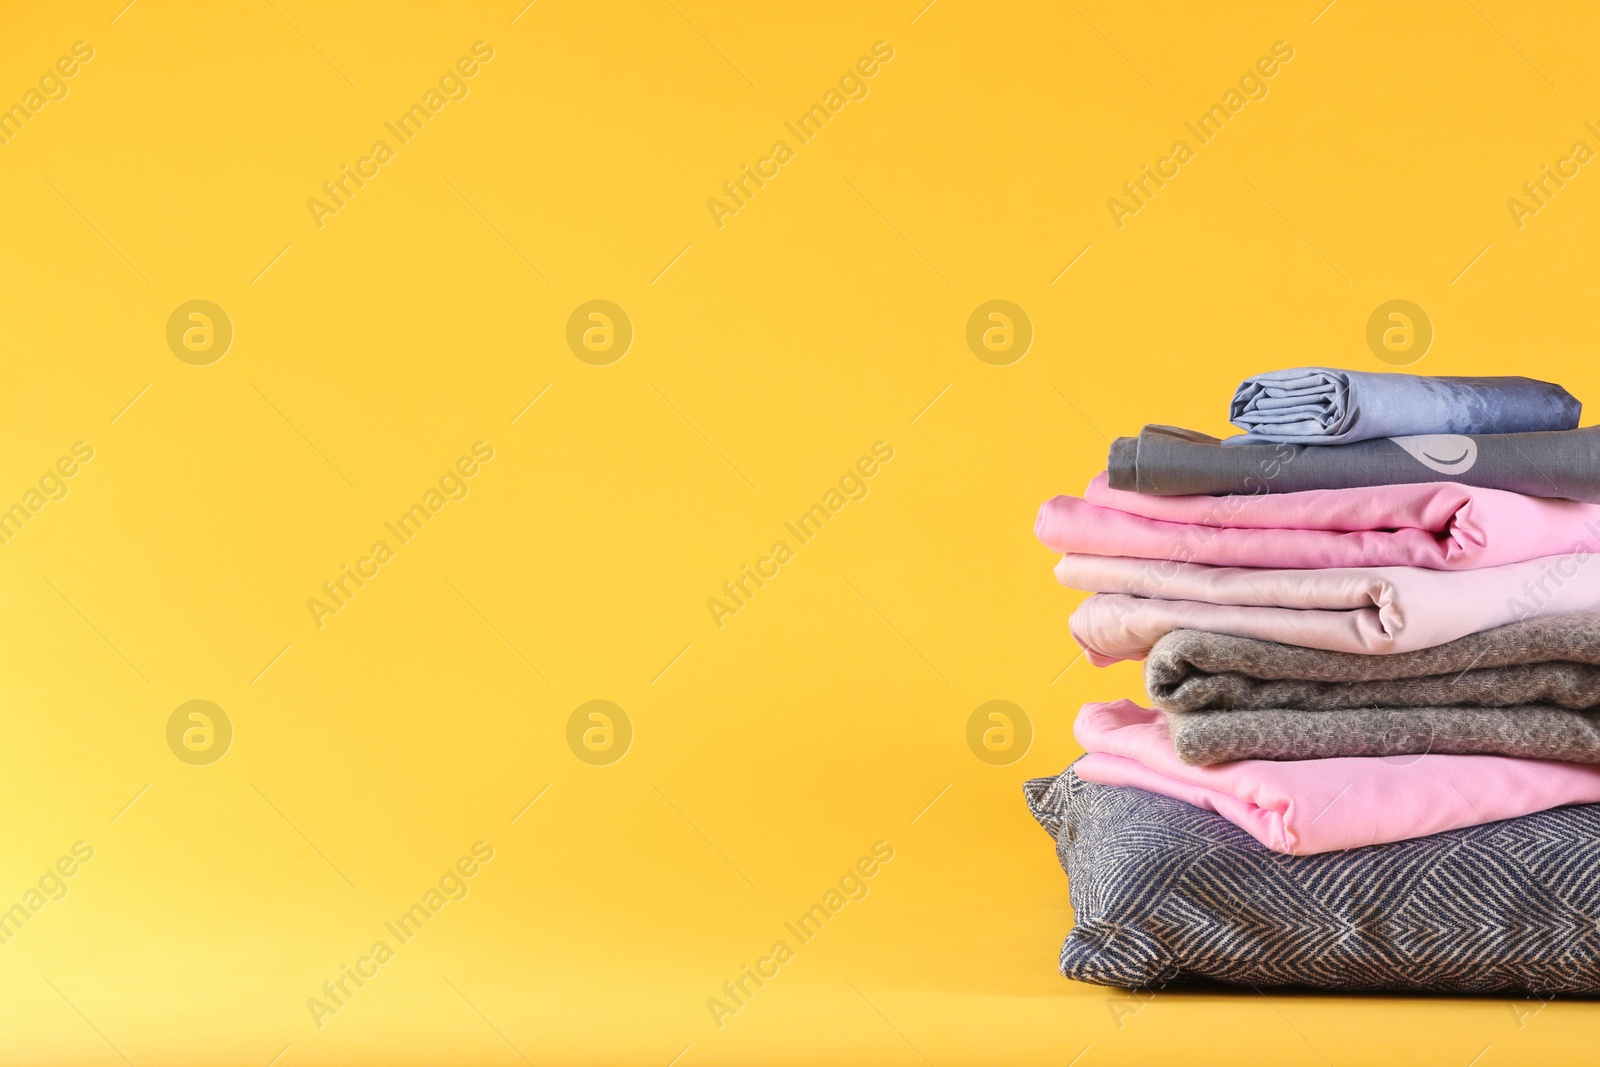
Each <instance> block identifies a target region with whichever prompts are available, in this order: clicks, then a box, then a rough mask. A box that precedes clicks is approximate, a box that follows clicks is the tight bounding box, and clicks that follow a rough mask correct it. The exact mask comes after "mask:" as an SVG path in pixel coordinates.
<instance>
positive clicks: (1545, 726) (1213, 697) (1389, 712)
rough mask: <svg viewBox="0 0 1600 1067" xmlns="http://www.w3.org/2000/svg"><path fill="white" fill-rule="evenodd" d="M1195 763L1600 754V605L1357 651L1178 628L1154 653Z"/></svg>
mask: <svg viewBox="0 0 1600 1067" xmlns="http://www.w3.org/2000/svg"><path fill="white" fill-rule="evenodd" d="M1145 688H1146V689H1147V690H1148V691H1149V694H1150V699H1151V701H1152V702H1153V703H1154V704H1155V705H1156V706H1157V707H1159V708H1161V709H1162V710H1164V711H1165V712H1167V722H1168V725H1169V727H1170V730H1171V734H1172V741H1173V745H1174V747H1175V748H1176V750H1177V752H1178V756H1179V757H1180V758H1181V759H1183V760H1184V761H1185V762H1188V763H1201V764H1209V763H1222V762H1226V761H1228V760H1236V759H1273V760H1297V759H1323V758H1327V757H1333V756H1405V755H1415V754H1421V753H1425V752H1441V753H1487V754H1497V755H1505V756H1522V757H1528V758H1535V759H1559V760H1571V761H1574V762H1582V763H1600V612H1574V613H1571V614H1563V615H1548V616H1537V617H1535V618H1531V619H1527V620H1525V621H1523V622H1517V623H1512V624H1511V625H1509V626H1501V627H1497V628H1495V629H1492V630H1485V631H1483V632H1481V633H1476V634H1471V635H1469V636H1467V637H1463V638H1460V639H1458V640H1455V641H1451V642H1449V643H1448V644H1444V645H1439V646H1436V647H1434V648H1428V649H1422V650H1420V651H1417V652H1404V653H1398V654H1395V655H1387V656H1366V655H1355V654H1352V653H1345V652H1325V651H1322V650H1320V649H1311V648H1300V647H1298V646H1295V645H1285V644H1279V643H1277V642H1273V641H1257V640H1253V639H1250V638H1244V637H1230V636H1228V635H1225V634H1214V633H1205V632H1202V631H1199V630H1175V631H1173V632H1172V633H1170V634H1167V635H1166V636H1165V637H1163V638H1161V639H1160V640H1159V641H1157V642H1156V644H1155V647H1154V648H1153V649H1152V650H1151V652H1150V656H1149V658H1148V659H1147V660H1146V661H1145Z"/></svg>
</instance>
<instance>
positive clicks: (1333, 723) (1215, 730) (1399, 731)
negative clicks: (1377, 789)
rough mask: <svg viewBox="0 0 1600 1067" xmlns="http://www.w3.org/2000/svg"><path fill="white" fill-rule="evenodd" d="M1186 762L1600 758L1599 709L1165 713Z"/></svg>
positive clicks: (1584, 760)
mask: <svg viewBox="0 0 1600 1067" xmlns="http://www.w3.org/2000/svg"><path fill="white" fill-rule="evenodd" d="M1166 716H1167V732H1168V733H1169V734H1170V735H1171V737H1172V748H1173V751H1174V752H1176V753H1177V756H1178V758H1179V759H1181V760H1182V761H1183V762H1185V763H1192V764H1196V765H1201V766H1209V765H1211V764H1217V763H1232V762H1233V761H1235V760H1286V761H1294V760H1321V759H1332V758H1335V757H1342V756H1365V757H1374V756H1379V757H1416V756H1422V755H1427V754H1429V753H1442V754H1449V755H1478V756H1515V757H1518V758H1521V759H1539V760H1562V761H1565V762H1569V763H1600V712H1597V711H1574V710H1572V709H1570V708H1557V707H1550V706H1548V705H1543V704H1519V705H1517V706H1515V707H1504V708H1491V707H1474V706H1464V707H1454V706H1448V705H1444V706H1433V707H1420V708H1381V707H1369V708H1335V709H1332V710H1330V711H1307V710H1306V709H1304V708H1249V709H1238V710H1234V711H1186V712H1173V711H1169V712H1167V713H1166Z"/></svg>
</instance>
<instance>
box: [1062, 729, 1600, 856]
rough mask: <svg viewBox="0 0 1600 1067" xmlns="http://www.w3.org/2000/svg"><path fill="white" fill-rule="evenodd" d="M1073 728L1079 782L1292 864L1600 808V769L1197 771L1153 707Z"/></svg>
mask: <svg viewBox="0 0 1600 1067" xmlns="http://www.w3.org/2000/svg"><path fill="white" fill-rule="evenodd" d="M1073 732H1074V733H1075V734H1076V736H1077V738H1078V743H1079V744H1081V745H1082V746H1083V747H1084V749H1085V750H1086V751H1087V752H1088V753H1089V754H1088V755H1087V756H1085V757H1083V759H1081V760H1079V761H1078V762H1077V763H1075V764H1073V770H1074V771H1076V772H1077V774H1078V777H1080V778H1083V779H1084V780H1086V781H1090V782H1097V783H1099V784H1100V785H1117V786H1132V787H1133V788H1136V789H1144V790H1147V791H1149V792H1152V793H1161V794H1163V795H1165V796H1169V797H1173V798H1175V799H1177V800H1183V801H1187V802H1188V803H1190V804H1193V805H1195V806H1196V807H1200V808H1205V809H1206V810H1208V811H1214V812H1216V813H1217V814H1218V815H1221V816H1222V817H1223V818H1225V819H1227V820H1228V821H1229V822H1231V823H1233V824H1234V825H1236V826H1238V827H1240V828H1241V829H1243V830H1245V831H1246V832H1247V833H1249V834H1250V836H1252V837H1254V838H1255V839H1256V840H1257V841H1260V842H1261V843H1262V844H1263V845H1266V846H1267V847H1268V848H1270V849H1274V850H1276V851H1278V852H1287V853H1291V854H1293V855H1297V856H1304V855H1310V854H1312V853H1316V852H1333V851H1336V850H1338V849H1346V848H1360V847H1362V846H1364V845H1377V844H1383V843H1385V842H1388V841H1404V840H1407V839H1409V838H1413V837H1425V836H1427V835H1428V834H1436V833H1441V832H1443V831H1445V830H1454V829H1457V828H1459V827H1462V826H1477V825H1479V824H1481V823H1487V822H1495V821H1496V820H1499V819H1510V818H1514V817H1516V816H1518V815H1528V814H1531V813H1532V812H1536V811H1544V810H1545V809H1547V808H1558V807H1561V806H1562V805H1564V804H1589V803H1594V802H1596V801H1600V766H1595V765H1591V764H1581V763H1558V762H1555V761H1552V760H1531V759H1514V758H1512V757H1509V756H1444V755H1426V756H1385V757H1344V758H1339V759H1316V760H1299V761H1295V762H1277V761H1271V760H1239V761H1237V762H1235V763H1219V764H1216V765H1214V766H1210V767H1194V766H1190V765H1189V764H1186V763H1184V762H1183V761H1181V760H1180V759H1178V757H1177V755H1176V754H1175V753H1174V752H1173V750H1172V740H1171V738H1170V737H1169V736H1168V734H1167V727H1166V722H1165V720H1164V719H1163V718H1162V715H1161V713H1160V712H1158V711H1151V710H1149V709H1147V708H1141V707H1139V705H1137V704H1134V703H1133V702H1132V701H1128V700H1119V701H1116V702H1115V703H1111V704H1085V705H1084V706H1083V710H1082V711H1080V712H1079V713H1078V720H1077V723H1076V724H1075V726H1074V729H1073Z"/></svg>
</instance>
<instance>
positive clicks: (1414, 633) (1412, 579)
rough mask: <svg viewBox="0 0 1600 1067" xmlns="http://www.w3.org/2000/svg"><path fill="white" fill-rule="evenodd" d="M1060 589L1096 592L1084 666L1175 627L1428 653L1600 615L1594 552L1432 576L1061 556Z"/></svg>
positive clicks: (1081, 630) (1087, 608)
mask: <svg viewBox="0 0 1600 1067" xmlns="http://www.w3.org/2000/svg"><path fill="white" fill-rule="evenodd" d="M1055 571H1056V578H1057V580H1059V581H1060V582H1061V584H1062V585H1065V586H1068V587H1069V588H1072V589H1081V590H1084V591H1086V592H1091V593H1094V594H1095V595H1094V596H1091V597H1089V598H1088V599H1087V600H1085V601H1084V602H1083V603H1082V604H1080V605H1079V606H1078V610H1077V611H1075V612H1073V614H1072V618H1071V620H1070V623H1069V626H1070V628H1071V631H1072V636H1073V638H1074V639H1075V640H1076V641H1077V642H1078V644H1080V645H1082V646H1083V649H1084V651H1085V653H1086V654H1087V656H1088V659H1089V661H1090V662H1091V663H1093V664H1095V665H1096V666H1102V667H1103V666H1105V665H1107V664H1110V663H1116V662H1117V661H1119V660H1125V659H1143V658H1144V657H1145V656H1146V655H1147V654H1148V653H1149V651H1150V649H1151V647H1152V646H1153V645H1154V644H1155V643H1156V641H1157V640H1159V639H1160V638H1161V637H1162V636H1163V635H1165V634H1167V633H1170V632H1171V631H1173V630H1208V631H1210V632H1212V633H1219V634H1229V635H1231V636H1234V637H1253V638H1256V639H1258V640H1262V641H1279V642H1282V643H1284V644H1289V645H1299V646H1301V647H1303V648H1321V649H1327V650H1329V651H1332V652H1360V653H1372V654H1381V653H1389V652H1412V651H1415V650H1417V649H1421V648H1432V647H1433V646H1434V645H1442V644H1444V643H1445V642H1446V641H1454V640H1455V639H1456V638H1458V637H1464V636H1466V635H1467V634H1473V633H1477V632H1478V631H1480V630H1487V629H1490V628H1491V627H1495V626H1504V625H1506V624H1508V623H1513V622H1519V621H1521V620H1523V619H1528V618H1532V617H1533V616H1535V615H1545V614H1554V613H1556V612H1564V611H1593V610H1597V609H1600V555H1597V554H1596V553H1593V552H1575V553H1570V554H1568V555H1564V556H1547V557H1544V558H1543V559H1534V560H1528V561H1526V562H1524V563H1512V564H1507V565H1505V566H1501V567H1485V568H1482V569H1480V570H1472V571H1454V572H1450V571H1435V570H1425V569H1422V568H1419V567H1344V568H1334V569H1329V570H1277V569H1270V568H1259V567H1211V566H1207V565H1205V564H1201V563H1173V562H1160V561H1155V560H1144V559H1129V558H1126V557H1122V556H1089V555H1076V554H1074V555H1066V556H1062V557H1061V561H1060V562H1059V563H1057V564H1056V568H1055Z"/></svg>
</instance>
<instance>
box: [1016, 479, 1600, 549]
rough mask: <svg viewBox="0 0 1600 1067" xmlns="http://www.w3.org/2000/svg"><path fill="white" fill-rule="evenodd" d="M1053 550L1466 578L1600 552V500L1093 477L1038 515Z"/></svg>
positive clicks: (1041, 534)
mask: <svg viewBox="0 0 1600 1067" xmlns="http://www.w3.org/2000/svg"><path fill="white" fill-rule="evenodd" d="M1033 529H1034V534H1035V535H1036V536H1037V537H1038V538H1039V540H1040V541H1042V542H1044V544H1045V545H1046V546H1047V547H1049V548H1050V549H1052V550H1054V551H1056V552H1063V553H1085V554H1090V555H1099V556H1135V557H1138V558H1140V559H1160V560H1182V561H1187V562H1192V563H1213V564H1220V565H1223V566H1243V567H1284V568H1312V567H1395V566H1405V567H1425V568H1429V569H1432V570H1468V569H1472V568H1477V567H1493V566H1498V565H1500V564H1504V563H1518V562H1521V561H1523V560H1529V559H1537V558H1539V557H1541V556H1553V555H1558V554H1561V553H1568V552H1578V551H1596V550H1600V504H1584V503H1579V502H1577V501H1574V500H1553V499H1547V498H1544V497H1533V496H1523V495H1521V494H1519V493H1507V492H1504V491H1502V490H1499V489H1482V488H1477V487H1474V486H1467V485H1456V484H1453V483H1448V482H1442V483H1432V484H1413V485H1379V486H1372V487H1370V488H1364V489H1314V490H1309V491H1307V492H1300V493H1264V494H1257V495H1239V496H1166V497H1162V496H1148V495H1145V494H1142V493H1130V492H1127V491H1125V490H1121V489H1112V488H1110V487H1109V485H1108V484H1107V481H1106V475H1105V474H1103V473H1102V474H1097V475H1096V476H1095V478H1094V480H1093V481H1092V482H1090V483H1089V488H1088V489H1087V490H1086V491H1085V492H1084V499H1081V500H1080V499H1078V498H1077V497H1071V496H1058V497H1055V498H1053V499H1051V500H1047V501H1045V503H1044V504H1043V505H1042V506H1041V507H1040V508H1039V517H1038V519H1037V521H1036V522H1035V523H1034V528H1033Z"/></svg>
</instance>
